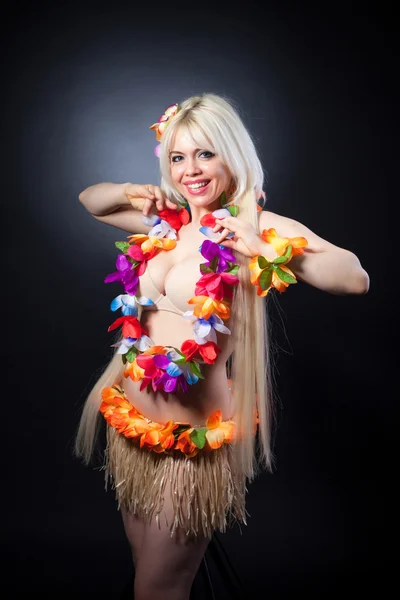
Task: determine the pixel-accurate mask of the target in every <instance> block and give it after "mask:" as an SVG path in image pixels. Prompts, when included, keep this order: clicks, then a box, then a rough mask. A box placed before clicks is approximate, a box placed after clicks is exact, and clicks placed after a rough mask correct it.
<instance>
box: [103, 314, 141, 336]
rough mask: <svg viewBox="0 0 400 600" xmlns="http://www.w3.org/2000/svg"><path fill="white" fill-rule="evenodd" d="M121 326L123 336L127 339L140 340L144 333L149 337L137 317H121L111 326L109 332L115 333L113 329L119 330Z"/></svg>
mask: <svg viewBox="0 0 400 600" xmlns="http://www.w3.org/2000/svg"><path fill="white" fill-rule="evenodd" d="M120 325H122V334H123V336H124V337H125V338H127V337H130V338H135V339H136V338H140V337H142V334H143V333H144V334H145V335H147V332H146V331H145V330H144V329H142V327H141V325H140V323H139V321H138V319H137V317H132V316H129V315H128V316H125V317H119V319H117V320H116V321H114V323H112V324H111V325H110V327H109V328H108V331H113V329H117V327H119V326H120Z"/></svg>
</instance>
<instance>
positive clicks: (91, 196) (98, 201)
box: [79, 182, 176, 233]
mask: <svg viewBox="0 0 400 600" xmlns="http://www.w3.org/2000/svg"><path fill="white" fill-rule="evenodd" d="M79 201H80V202H81V203H82V204H83V206H84V207H85V208H86V210H87V211H89V212H90V214H91V215H92V216H93V217H94V218H95V219H97V220H98V221H101V222H102V223H106V224H107V225H112V226H113V227H117V228H118V229H123V230H124V231H128V232H129V233H148V231H149V230H150V227H148V226H147V225H145V224H144V223H143V222H142V216H143V215H148V214H149V213H150V212H152V211H153V208H154V207H156V208H157V210H163V209H164V208H176V205H175V204H173V203H172V202H171V201H170V200H168V199H167V198H166V197H165V196H164V194H163V192H162V190H161V189H160V188H159V187H158V186H156V185H152V184H146V185H142V184H134V183H130V182H127V183H111V182H102V183H96V184H94V185H91V186H89V187H88V188H86V189H85V190H83V191H82V192H81V193H80V194H79Z"/></svg>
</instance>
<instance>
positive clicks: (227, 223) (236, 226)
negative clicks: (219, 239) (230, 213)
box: [215, 217, 247, 231]
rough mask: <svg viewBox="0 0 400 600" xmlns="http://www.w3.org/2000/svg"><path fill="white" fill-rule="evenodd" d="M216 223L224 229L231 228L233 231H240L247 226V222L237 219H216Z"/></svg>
mask: <svg viewBox="0 0 400 600" xmlns="http://www.w3.org/2000/svg"><path fill="white" fill-rule="evenodd" d="M215 223H216V224H217V223H219V224H221V225H222V226H223V227H229V229H230V230H231V231H239V230H240V229H243V227H245V226H246V224H247V223H246V221H241V220H240V219H238V218H237V217H224V218H223V219H215Z"/></svg>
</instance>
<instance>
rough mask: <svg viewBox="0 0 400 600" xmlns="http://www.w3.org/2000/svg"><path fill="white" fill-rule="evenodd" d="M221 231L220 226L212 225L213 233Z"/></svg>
mask: <svg viewBox="0 0 400 600" xmlns="http://www.w3.org/2000/svg"><path fill="white" fill-rule="evenodd" d="M221 229H223V227H222V225H214V227H213V228H212V230H213V231H214V233H217V231H220V230H221Z"/></svg>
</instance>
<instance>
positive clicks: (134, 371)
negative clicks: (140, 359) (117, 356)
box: [124, 358, 144, 381]
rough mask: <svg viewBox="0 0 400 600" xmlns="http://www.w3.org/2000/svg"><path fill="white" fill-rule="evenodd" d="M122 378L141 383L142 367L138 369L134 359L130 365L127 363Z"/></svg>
mask: <svg viewBox="0 0 400 600" xmlns="http://www.w3.org/2000/svg"><path fill="white" fill-rule="evenodd" d="M124 377H130V378H131V379H132V381H141V380H142V379H143V377H144V369H142V367H139V365H138V364H137V362H136V358H135V360H133V361H132V362H131V363H128V365H127V367H126V369H125V371H124Z"/></svg>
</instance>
